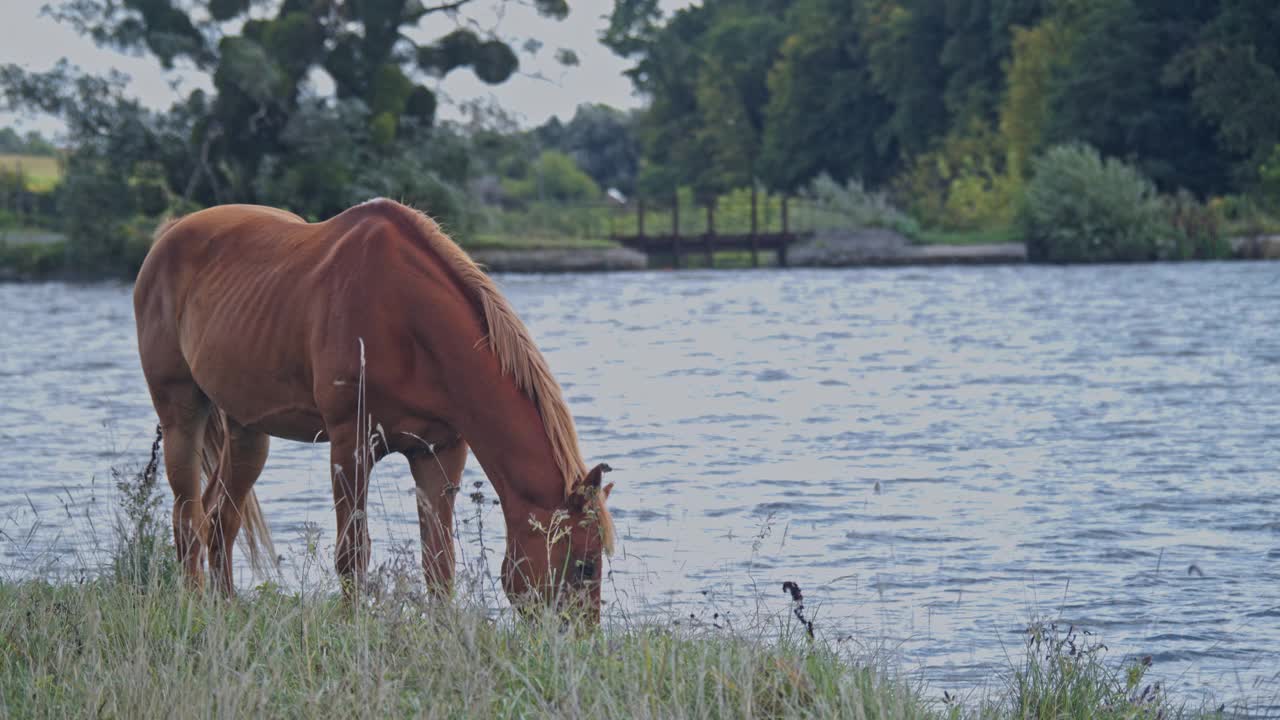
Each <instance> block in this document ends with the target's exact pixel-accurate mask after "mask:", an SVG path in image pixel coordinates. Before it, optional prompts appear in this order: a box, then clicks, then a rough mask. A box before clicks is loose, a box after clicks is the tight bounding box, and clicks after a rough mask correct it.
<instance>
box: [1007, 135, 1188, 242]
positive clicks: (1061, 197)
mask: <svg viewBox="0 0 1280 720" xmlns="http://www.w3.org/2000/svg"><path fill="white" fill-rule="evenodd" d="M1033 168H1034V173H1035V174H1034V176H1033V177H1032V179H1031V182H1030V183H1028V184H1027V189H1026V194H1025V196H1024V198H1023V201H1022V205H1021V207H1020V208H1019V211H1018V216H1017V224H1018V228H1019V230H1020V231H1021V234H1022V236H1023V238H1024V239H1025V241H1026V243H1027V256H1028V257H1029V258H1030V259H1031V260H1033V261H1038V262H1116V261H1139V260H1155V259H1158V258H1160V257H1164V256H1166V255H1168V254H1170V252H1171V249H1172V248H1171V247H1168V246H1169V245H1170V242H1169V239H1170V238H1172V236H1173V229H1172V228H1171V227H1170V225H1169V222H1168V210H1167V208H1166V205H1165V203H1164V202H1163V201H1162V200H1161V198H1160V196H1159V195H1158V194H1157V193H1156V188H1155V185H1153V184H1152V183H1151V181H1150V180H1148V179H1147V178H1145V177H1143V176H1142V174H1141V173H1139V172H1138V171H1137V170H1135V169H1134V168H1133V167H1131V166H1129V165H1126V164H1125V163H1123V162H1120V161H1119V160H1115V159H1104V158H1102V156H1101V155H1099V154H1098V151H1097V150H1094V149H1093V148H1092V147H1089V146H1088V145H1079V144H1071V145H1060V146H1057V147H1054V148H1052V149H1050V150H1049V151H1048V152H1047V153H1045V154H1044V156H1043V157H1041V158H1039V159H1038V160H1037V161H1036V162H1035V163H1034V166H1033Z"/></svg>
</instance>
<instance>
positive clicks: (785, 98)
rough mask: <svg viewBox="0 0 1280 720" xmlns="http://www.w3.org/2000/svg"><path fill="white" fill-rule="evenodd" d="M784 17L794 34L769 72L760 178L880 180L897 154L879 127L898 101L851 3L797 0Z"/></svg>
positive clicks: (786, 185)
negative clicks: (876, 75) (877, 72)
mask: <svg viewBox="0 0 1280 720" xmlns="http://www.w3.org/2000/svg"><path fill="white" fill-rule="evenodd" d="M787 24H788V25H789V26H790V27H792V28H793V31H792V34H791V35H790V36H789V37H788V38H787V39H786V42H785V43H784V44H783V47H782V52H781V57H780V58H779V59H778V61H777V63H775V64H774V66H773V68H772V69H771V70H770V72H769V78H768V87H769V92H770V97H769V102H768V106H767V108H766V111H765V112H766V121H765V133H764V149H763V153H762V162H761V170H762V172H761V175H762V177H763V179H764V180H765V182H766V183H767V184H768V185H769V186H770V187H773V188H777V189H780V190H787V191H793V190H796V189H798V188H799V187H801V186H803V185H805V184H806V183H807V182H808V181H809V180H810V179H812V178H814V177H816V176H818V175H820V174H822V173H826V174H828V175H830V176H831V177H833V178H834V179H835V180H837V181H838V182H840V183H844V182H845V181H847V180H849V179H854V178H856V179H860V180H863V181H865V182H867V183H870V184H872V185H878V184H880V183H881V182H883V181H884V180H885V179H887V178H888V177H889V175H890V173H891V171H892V168H893V165H894V162H895V160H896V158H897V155H898V146H897V144H896V143H895V142H894V141H893V139H892V137H891V136H889V135H887V134H885V133H882V132H881V130H882V128H884V127H885V126H886V125H887V124H888V122H889V119H890V117H892V115H893V110H894V109H893V106H892V104H891V103H890V102H889V100H888V99H887V98H885V97H884V96H883V95H882V94H881V93H880V92H879V91H878V90H877V88H876V87H875V83H874V79H873V77H872V70H871V66H870V58H869V57H868V54H867V46H866V44H865V43H864V42H863V36H862V34H861V32H860V31H859V27H858V24H857V18H856V17H855V9H854V6H853V5H852V4H850V3H844V2H839V1H838V0H800V2H797V3H796V5H795V6H794V7H792V9H791V11H790V12H789V13H788V14H787Z"/></svg>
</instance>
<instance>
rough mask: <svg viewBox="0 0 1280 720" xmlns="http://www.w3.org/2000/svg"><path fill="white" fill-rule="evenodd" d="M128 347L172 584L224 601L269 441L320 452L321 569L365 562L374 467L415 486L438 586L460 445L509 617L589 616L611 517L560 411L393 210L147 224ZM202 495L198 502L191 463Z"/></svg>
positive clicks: (527, 343)
mask: <svg viewBox="0 0 1280 720" xmlns="http://www.w3.org/2000/svg"><path fill="white" fill-rule="evenodd" d="M134 311H135V314H136V317H137V322H138V346H139V350H140V353H141V357H142V369H143V372H144V374H145V375H146V379H147V385H148V387H149V388H150V390H151V397H152V401H153V402H154V404H155V408H156V412H157V414H158V415H159V417H160V424H161V425H162V426H163V429H164V459H165V469H166V472H167V474H168V477H169V484H170V486H171V487H172V489H173V494H174V508H173V527H174V540H175V543H176V545H177V549H178V556H179V559H180V560H181V562H183V564H184V566H185V569H186V573H187V576H188V578H189V579H190V580H191V581H192V582H193V583H194V584H196V585H200V584H202V582H203V577H202V573H203V564H204V560H203V558H204V553H205V550H206V549H207V551H208V556H209V566H210V568H209V569H210V573H211V574H212V576H213V578H214V583H215V584H216V585H217V586H218V587H220V588H221V589H222V590H223V591H225V592H227V593H232V592H233V585H232V580H233V578H232V562H231V549H232V545H233V543H234V540H235V538H236V535H237V533H238V531H239V530H240V529H241V526H242V525H243V526H244V527H245V530H246V535H247V536H248V539H249V540H250V543H249V550H250V555H251V556H255V557H254V559H255V562H256V560H257V558H256V556H257V555H258V554H259V549H258V544H259V543H263V542H264V541H265V542H266V547H268V548H269V538H268V537H267V533H266V526H265V524H264V523H263V522H262V518H261V514H260V511H259V509H258V504H257V499H256V498H255V496H254V495H253V490H252V488H253V484H254V482H255V481H256V480H257V478H258V475H259V473H260V472H261V471H262V467H263V464H264V462H265V461H266V457H267V446H268V437H269V436H275V437H280V438H287V439H291V440H299V441H305V442H315V441H328V442H329V444H330V458H331V459H330V465H331V470H332V481H333V498H334V508H335V510H336V512H337V520H338V524H337V528H338V541H337V557H336V565H337V570H338V573H339V576H340V577H341V578H343V580H344V585H345V586H346V587H347V588H349V589H350V588H354V587H359V584H360V581H361V580H362V579H363V578H364V575H365V571H366V567H367V564H368V558H369V534H368V521H367V518H366V515H365V498H366V496H367V493H368V480H369V472H370V470H371V469H372V466H373V464H374V462H376V461H377V460H379V459H380V458H382V457H384V456H385V455H387V454H389V453H395V452H399V453H402V454H404V455H405V456H407V457H408V459H409V467H410V470H411V472H412V474H413V479H414V482H415V484H416V485H417V496H418V520H419V529H420V532H421V536H422V567H423V571H424V572H425V573H426V576H427V580H428V582H429V583H430V584H431V585H432V586H433V587H434V588H435V589H437V590H439V591H442V592H445V593H447V592H448V589H449V588H450V587H451V582H452V578H453V570H454V552H453V540H452V533H451V530H452V523H453V520H452V519H453V500H454V496H455V494H456V493H457V491H458V487H459V479H460V477H461V475H462V467H463V463H464V462H465V460H466V456H467V448H468V447H470V448H471V450H472V451H473V452H474V453H475V455H476V458H477V459H478V460H479V461H480V465H481V466H482V467H483V468H484V471H485V473H486V474H487V475H488V476H489V480H490V481H491V482H492V483H493V486H494V488H495V489H496V490H497V492H498V496H499V498H500V500H501V503H502V509H503V514H504V516H505V519H506V526H507V549H506V555H505V557H504V560H503V564H502V582H503V586H504V588H505V590H506V592H507V594H508V596H509V597H510V598H511V599H512V601H513V602H514V603H520V602H521V601H523V600H527V599H529V597H530V596H533V597H536V598H539V599H541V600H543V601H553V602H555V603H557V604H562V603H563V602H564V601H566V600H570V601H572V602H573V604H575V605H578V606H579V607H581V608H583V609H585V610H586V613H587V615H588V617H589V618H590V619H598V617H599V607H600V572H601V562H600V560H601V551H602V550H609V551H610V552H612V536H613V528H612V522H611V520H610V518H609V513H608V511H607V510H606V509H605V504H604V500H605V498H606V497H607V496H608V494H609V490H610V489H611V487H612V484H610V485H608V486H605V487H603V488H601V476H602V474H603V473H604V472H605V471H607V470H608V469H609V468H608V466H607V465H603V464H601V465H597V466H596V467H595V468H594V469H593V470H591V471H590V472H588V471H587V468H586V465H585V463H584V462H583V460H582V456H581V453H580V451H579V449H578V438H577V432H576V431H575V429H574V425H573V418H572V416H571V415H570V413H569V410H568V408H567V406H566V405H565V402H564V399H563V397H562V395H561V391H560V386H559V385H558V384H557V383H556V381H555V379H554V378H553V377H552V375H551V371H550V370H549V369H548V367H547V363H546V360H545V359H544V358H543V356H542V354H541V353H540V352H539V351H538V348H537V346H536V345H535V344H534V342H533V339H532V338H531V337H530V335H529V332H528V330H527V329H526V328H525V326H524V324H523V323H521V322H520V319H519V318H517V317H516V314H515V312H514V311H513V310H512V308H511V305H510V304H508V302H507V300H506V299H505V298H504V297H503V296H502V295H501V293H499V291H498V289H497V287H496V286H495V285H494V283H493V282H492V281H491V280H490V279H489V278H488V276H486V275H485V274H484V272H483V271H481V269H480V268H479V267H478V266H477V265H476V264H475V263H474V262H472V261H471V259H470V258H469V257H468V256H467V255H466V253H465V252H463V251H462V250H461V249H460V248H459V247H458V246H457V245H455V244H454V243H453V241H451V240H450V239H449V238H448V236H446V235H445V234H444V233H443V232H442V231H441V230H440V228H439V226H438V225H436V223H435V222H434V221H432V220H431V219H430V218H428V217H426V216H425V215H423V214H421V213H419V212H417V211H415V210H413V209H410V208H408V207H405V206H403V205H400V204H399V203H396V202H393V201H390V200H383V199H379V200H373V201H370V202H367V203H364V204H362V205H358V206H356V207H354V208H351V209H349V210H347V211H346V212H343V213H342V214H340V215H338V216H337V217H334V218H332V219H330V220H327V221H325V222H322V223H314V224H309V223H307V222H305V221H304V220H303V219H301V218H299V217H297V216H296V215H293V214H291V213H288V212H285V211H282V210H275V209H271V208H264V207H255V206H248V205H227V206H222V207H215V208H211V209H208V210H203V211H200V212H197V213H194V214H192V215H189V216H187V217H185V218H182V219H180V220H177V221H175V222H171V223H169V224H167V225H165V226H163V227H161V228H160V229H159V230H158V231H157V233H156V242H155V244H154V246H153V247H152V248H151V251H150V253H149V254H148V255H147V259H146V261H145V262H144V263H143V265H142V270H141V271H140V272H139V274H138V281H137V285H136V287H135V288H134ZM202 465H203V467H204V468H205V476H206V483H205V486H204V487H203V489H202V483H201V470H202Z"/></svg>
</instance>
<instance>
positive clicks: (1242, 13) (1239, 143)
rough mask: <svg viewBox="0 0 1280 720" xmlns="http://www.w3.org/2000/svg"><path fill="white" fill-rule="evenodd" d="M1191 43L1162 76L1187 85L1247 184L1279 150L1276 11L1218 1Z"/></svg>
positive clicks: (1279, 16)
mask: <svg viewBox="0 0 1280 720" xmlns="http://www.w3.org/2000/svg"><path fill="white" fill-rule="evenodd" d="M1219 5H1220V7H1219V9H1218V12H1217V14H1216V15H1215V16H1214V17H1213V18H1212V19H1211V20H1210V21H1209V22H1208V23H1206V24H1204V25H1202V26H1201V27H1200V28H1199V29H1198V31H1197V32H1196V34H1195V39H1194V42H1193V43H1192V44H1191V45H1190V47H1187V48H1186V49H1184V50H1182V51H1181V52H1180V53H1179V54H1178V55H1177V56H1175V57H1174V59H1173V60H1172V62H1171V64H1170V67H1169V68H1168V69H1167V73H1166V74H1167V75H1168V76H1169V77H1170V78H1172V79H1175V80H1177V81H1181V82H1184V83H1186V84H1187V85H1188V86H1189V87H1190V89H1191V101H1192V105H1193V106H1194V108H1195V110H1196V113H1197V114H1198V116H1199V117H1200V118H1203V119H1204V120H1205V121H1207V122H1208V123H1210V124H1211V125H1212V126H1213V127H1214V128H1216V130H1217V139H1218V141H1219V142H1220V143H1221V145H1222V146H1223V147H1225V148H1227V149H1228V150H1229V151H1230V152H1231V153H1233V154H1235V155H1236V156H1238V157H1240V158H1243V159H1242V160H1241V162H1239V163H1238V165H1237V166H1236V168H1235V171H1236V176H1237V177H1238V178H1240V179H1242V180H1244V181H1245V182H1247V183H1250V182H1255V181H1256V180H1257V179H1258V173H1259V168H1260V167H1261V166H1262V165H1263V164H1264V163H1265V162H1266V160H1267V159H1268V158H1269V157H1270V156H1271V155H1272V153H1273V152H1274V148H1275V147H1276V145H1277V144H1280V121H1278V120H1277V117H1276V112H1277V108H1280V43H1277V42H1276V38H1277V37H1280V5H1276V4H1275V3H1273V2H1265V1H1261V0H1223V1H1222V2H1220V3H1219Z"/></svg>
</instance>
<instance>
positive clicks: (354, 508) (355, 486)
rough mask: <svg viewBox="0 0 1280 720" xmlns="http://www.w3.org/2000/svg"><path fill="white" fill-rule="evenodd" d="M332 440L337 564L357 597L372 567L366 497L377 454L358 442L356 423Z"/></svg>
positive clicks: (340, 575) (350, 592) (349, 591)
mask: <svg viewBox="0 0 1280 720" xmlns="http://www.w3.org/2000/svg"><path fill="white" fill-rule="evenodd" d="M329 442H330V448H329V463H330V465H331V467H330V471H331V473H332V480H333V508H334V511H335V512H336V513H337V519H338V543H337V556H336V558H335V562H334V566H335V568H336V569H337V571H338V578H339V579H340V580H341V581H342V585H343V590H344V592H345V593H346V594H347V596H348V597H353V596H354V595H355V594H356V593H357V592H358V591H359V589H360V588H361V587H362V586H363V585H364V581H365V577H366V574H367V571H368V568H369V519H368V516H367V514H366V512H365V501H366V499H367V498H368V495H369V473H370V471H371V470H372V468H373V463H374V454H373V453H371V452H369V450H368V448H367V447H365V444H364V443H361V442H358V440H357V437H356V432H355V428H354V427H348V428H344V429H342V430H337V431H334V432H333V434H332V435H331V436H330V440H329Z"/></svg>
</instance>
